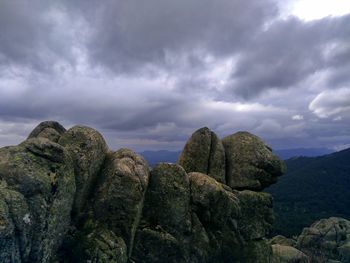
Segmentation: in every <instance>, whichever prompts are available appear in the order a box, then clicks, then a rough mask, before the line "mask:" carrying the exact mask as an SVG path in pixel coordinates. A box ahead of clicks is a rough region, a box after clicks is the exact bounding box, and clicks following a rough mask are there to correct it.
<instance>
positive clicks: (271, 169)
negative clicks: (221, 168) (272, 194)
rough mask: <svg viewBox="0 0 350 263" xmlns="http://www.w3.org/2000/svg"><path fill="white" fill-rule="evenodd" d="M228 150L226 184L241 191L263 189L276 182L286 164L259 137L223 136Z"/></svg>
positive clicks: (244, 135)
mask: <svg viewBox="0 0 350 263" xmlns="http://www.w3.org/2000/svg"><path fill="white" fill-rule="evenodd" d="M222 143H223V145H224V148H225V153H226V180H227V182H226V183H227V184H228V185H229V186H231V187H232V188H234V189H238V190H256V191H260V190H263V189H264V188H266V187H268V186H269V185H271V184H273V183H276V182H277V178H278V176H281V175H282V174H283V172H284V163H283V162H282V161H281V160H279V159H278V157H276V156H275V155H274V154H273V153H272V150H271V148H270V147H268V146H267V145H266V144H265V143H264V142H263V141H262V140H261V139H260V138H258V137H257V136H255V135H253V134H250V133H248V132H237V133H235V134H232V135H230V136H227V137H225V138H224V139H222Z"/></svg>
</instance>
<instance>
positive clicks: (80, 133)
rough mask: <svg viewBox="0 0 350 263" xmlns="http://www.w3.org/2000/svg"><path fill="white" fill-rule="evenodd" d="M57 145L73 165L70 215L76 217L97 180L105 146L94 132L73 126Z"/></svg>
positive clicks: (100, 137)
mask: <svg viewBox="0 0 350 263" xmlns="http://www.w3.org/2000/svg"><path fill="white" fill-rule="evenodd" d="M59 144H61V145H62V146H64V147H65V148H66V149H67V151H68V152H69V153H70V155H71V157H72V159H73V163H74V173H75V184H76V189H77V190H76V193H75V198H74V206H73V211H72V214H73V216H74V217H76V216H78V215H79V213H80V212H81V211H82V209H83V207H84V205H85V201H86V200H87V198H88V195H89V192H90V191H93V190H92V189H91V187H92V186H93V184H94V183H95V182H96V180H97V175H98V173H99V171H100V169H101V167H102V164H103V162H104V160H105V157H106V153H107V145H106V142H105V140H104V139H103V137H102V135H101V134H100V133H99V132H97V131H96V130H94V129H92V128H89V127H84V126H74V127H73V128H71V129H69V130H68V131H67V132H66V133H64V134H63V135H62V136H61V138H60V139H59Z"/></svg>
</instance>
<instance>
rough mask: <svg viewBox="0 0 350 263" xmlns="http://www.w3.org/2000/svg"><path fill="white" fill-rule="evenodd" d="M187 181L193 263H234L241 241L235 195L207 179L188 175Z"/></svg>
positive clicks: (196, 174)
mask: <svg viewBox="0 0 350 263" xmlns="http://www.w3.org/2000/svg"><path fill="white" fill-rule="evenodd" d="M189 178H190V187H191V207H192V216H191V217H192V245H193V248H192V250H193V254H194V257H195V258H196V261H194V260H193V262H236V261H237V262H238V261H239V260H241V259H242V255H241V254H240V250H241V249H242V246H243V239H242V236H241V234H240V233H239V230H238V220H239V219H240V217H241V208H240V206H239V200H238V198H237V195H236V194H235V193H233V192H232V190H231V189H230V188H229V187H227V186H226V185H224V184H221V183H219V182H217V181H216V180H215V179H213V178H211V177H209V176H208V175H205V174H201V173H190V174H189Z"/></svg>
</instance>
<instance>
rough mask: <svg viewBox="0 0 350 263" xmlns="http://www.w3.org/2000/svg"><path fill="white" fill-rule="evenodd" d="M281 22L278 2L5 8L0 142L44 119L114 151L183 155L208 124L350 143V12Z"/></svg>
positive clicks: (0, 26)
mask: <svg viewBox="0 0 350 263" xmlns="http://www.w3.org/2000/svg"><path fill="white" fill-rule="evenodd" d="M279 15H280V13H279V10H278V8H277V5H276V2H275V1H272V0H265V1H259V0H248V1H238V0H237V1H236V0H217V1H211V0H189V1H184V0H179V1H173V0H149V1H136V0H129V1H124V0H118V1H111V0H107V1H103V4H102V2H100V1H99V2H97V1H92V0H88V1H60V2H58V1H57V2H53V1H41V0H35V1H31V2H27V1H19V0H15V1H1V2H0V144H1V145H4V144H7V143H10V142H11V143H12V142H18V141H19V138H22V139H23V138H24V136H25V135H26V134H27V133H28V132H29V131H30V129H32V128H33V127H34V126H35V125H36V124H37V122H39V121H41V120H45V119H56V120H58V121H61V122H62V123H63V124H64V125H66V126H67V127H69V126H71V125H73V124H76V123H80V124H85V125H91V126H93V127H95V128H97V129H100V130H101V131H102V132H103V133H104V134H105V135H106V137H107V140H108V141H109V143H110V145H111V146H112V147H113V148H116V147H121V146H130V147H135V148H136V149H152V148H153V149H161V148H167V149H179V148H181V147H182V145H183V143H184V141H185V140H186V138H187V137H188V136H189V135H190V133H191V132H192V131H193V130H195V129H196V128H198V127H201V126H209V127H210V128H211V129H214V130H215V131H216V132H218V134H219V135H220V136H224V135H227V134H229V133H232V132H234V131H237V130H249V131H251V132H254V133H257V134H258V135H260V136H262V137H263V138H266V139H267V140H269V142H271V143H272V144H273V145H278V146H279V147H287V146H286V145H294V144H295V140H298V141H299V143H300V144H304V143H306V144H308V145H311V144H317V143H320V142H322V143H323V145H325V146H329V147H333V146H334V145H341V144H346V143H347V141H346V140H347V139H346V138H347V137H346V136H347V135H348V134H347V133H346V132H345V134H344V132H343V133H340V132H339V131H340V130H341V131H344V130H349V129H348V128H349V121H350V120H349V119H348V117H347V116H348V113H349V111H348V106H349V103H348V101H347V100H346V98H347V96H349V93H348V89H349V80H350V77H349V74H348V72H349V70H350V61H349V60H350V52H349V50H350V49H349V44H348V43H349V42H350V39H349V37H350V27H348V26H347V25H349V24H350V15H347V16H342V17H327V18H324V19H321V20H316V21H311V22H305V21H301V20H299V19H297V18H296V17H287V18H284V19H282V18H279ZM332 89H334V93H333V91H332ZM330 94H338V95H339V96H342V97H344V98H345V100H338V99H337V96H330ZM349 101H350V99H349ZM325 127H327V128H325ZM321 130H322V132H321ZM337 134H338V135H339V136H338V137H337ZM318 138H320V139H318ZM293 140H294V141H293ZM313 141H316V142H313ZM283 142H285V146H283ZM291 142H292V143H291ZM298 146H299V145H298ZM300 146H303V145H300ZM304 146H305V145H304ZM313 146H314V145H313Z"/></svg>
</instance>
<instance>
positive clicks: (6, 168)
mask: <svg viewBox="0 0 350 263" xmlns="http://www.w3.org/2000/svg"><path fill="white" fill-rule="evenodd" d="M0 180H1V181H0V262H4V263H5V262H50V259H51V257H52V256H53V254H54V253H55V252H56V250H57V249H58V246H59V245H60V244H61V242H62V240H63V238H64V236H65V234H66V231H67V229H68V226H69V224H70V212H71V207H72V204H73V198H74V193H75V190H76V189H75V181H74V172H73V162H72V160H71V158H70V156H69V154H68V152H67V150H66V149H64V148H63V147H62V146H61V145H59V144H57V143H54V142H52V141H49V140H48V139H46V138H33V139H29V140H27V141H25V142H23V143H21V144H20V145H18V146H14V147H5V148H2V149H1V150H0Z"/></svg>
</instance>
